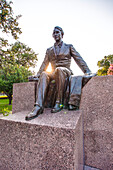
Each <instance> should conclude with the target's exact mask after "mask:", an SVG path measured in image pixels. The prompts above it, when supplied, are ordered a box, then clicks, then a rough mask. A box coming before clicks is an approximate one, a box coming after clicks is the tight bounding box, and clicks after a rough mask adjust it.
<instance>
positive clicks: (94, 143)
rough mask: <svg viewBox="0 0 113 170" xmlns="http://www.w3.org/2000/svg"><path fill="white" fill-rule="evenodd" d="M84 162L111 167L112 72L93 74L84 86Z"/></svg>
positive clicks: (112, 133) (112, 162) (112, 136)
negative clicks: (94, 75) (104, 74)
mask: <svg viewBox="0 0 113 170" xmlns="http://www.w3.org/2000/svg"><path fill="white" fill-rule="evenodd" d="M80 109H81V110H82V112H83V122H84V148H85V164H86V165H89V166H92V167H96V168H100V169H102V170H112V168H113V167H112V166H113V76H102V77H94V78H92V79H91V80H90V81H89V82H88V83H87V85H86V86H85V87H84V88H83V90H82V97H81V105H80Z"/></svg>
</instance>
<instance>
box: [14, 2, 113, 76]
mask: <svg viewBox="0 0 113 170" xmlns="http://www.w3.org/2000/svg"><path fill="white" fill-rule="evenodd" d="M12 1H13V11H14V14H15V15H19V14H21V15H22V17H21V18H20V19H19V25H20V27H21V29H22V34H21V35H20V36H19V37H20V39H19V41H21V42H23V43H25V44H26V45H28V46H29V47H31V48H32V49H33V50H34V51H35V53H38V54H39V55H38V62H37V67H36V68H35V69H34V71H35V72H38V69H39V67H40V65H41V63H42V61H43V59H44V57H45V52H46V49H47V48H49V47H51V46H53V44H54V39H53V37H52V32H53V29H54V27H55V26H60V27H62V28H63V30H64V37H63V41H64V42H65V43H67V44H72V45H73V46H74V47H75V49H76V50H77V51H78V52H79V53H80V55H81V56H82V57H83V59H84V60H85V61H86V63H87V65H88V66H89V68H90V69H91V71H92V72H93V73H95V72H97V70H98V67H97V62H98V61H99V60H101V59H102V58H104V56H106V55H110V54H113V0H12ZM71 68H72V70H73V72H74V74H75V75H81V74H83V73H82V71H81V70H80V69H79V68H78V66H77V65H76V64H75V62H74V61H73V60H72V64H71Z"/></svg>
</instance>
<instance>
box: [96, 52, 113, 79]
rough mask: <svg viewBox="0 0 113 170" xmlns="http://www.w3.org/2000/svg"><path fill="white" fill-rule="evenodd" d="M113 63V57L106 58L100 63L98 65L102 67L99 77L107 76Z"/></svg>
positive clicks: (98, 73)
mask: <svg viewBox="0 0 113 170" xmlns="http://www.w3.org/2000/svg"><path fill="white" fill-rule="evenodd" d="M111 63H113V55H108V56H105V57H104V59H102V60H100V61H98V63H97V65H98V67H100V69H99V70H98V72H97V75H98V76H104V75H107V71H108V68H109V66H110V64H111Z"/></svg>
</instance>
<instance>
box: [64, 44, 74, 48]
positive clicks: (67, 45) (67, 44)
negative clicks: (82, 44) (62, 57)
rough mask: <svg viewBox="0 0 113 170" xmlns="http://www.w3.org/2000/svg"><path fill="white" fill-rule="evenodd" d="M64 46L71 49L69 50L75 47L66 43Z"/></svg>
mask: <svg viewBox="0 0 113 170" xmlns="http://www.w3.org/2000/svg"><path fill="white" fill-rule="evenodd" d="M64 45H65V46H67V47H69V48H70V47H73V45H72V44H67V43H64Z"/></svg>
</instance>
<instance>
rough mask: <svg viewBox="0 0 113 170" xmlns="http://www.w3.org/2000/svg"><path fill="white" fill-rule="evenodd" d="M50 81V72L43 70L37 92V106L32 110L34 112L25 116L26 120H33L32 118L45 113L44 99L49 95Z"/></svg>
mask: <svg viewBox="0 0 113 170" xmlns="http://www.w3.org/2000/svg"><path fill="white" fill-rule="evenodd" d="M49 82H50V76H49V74H48V73H46V72H45V71H44V72H42V74H41V76H40V78H39V81H38V83H37V93H36V103H35V107H34V109H33V110H32V112H30V113H29V114H28V115H27V116H26V118H25V119H26V120H31V119H33V118H35V117H37V116H38V115H39V114H41V113H43V109H44V100H45V97H46V95H47V90H48V86H49Z"/></svg>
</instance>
